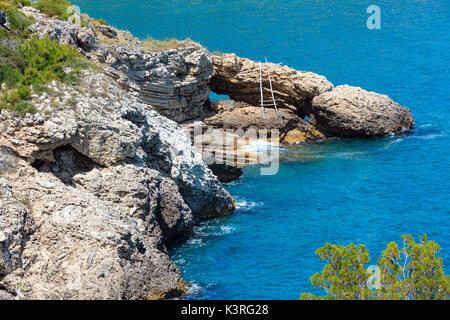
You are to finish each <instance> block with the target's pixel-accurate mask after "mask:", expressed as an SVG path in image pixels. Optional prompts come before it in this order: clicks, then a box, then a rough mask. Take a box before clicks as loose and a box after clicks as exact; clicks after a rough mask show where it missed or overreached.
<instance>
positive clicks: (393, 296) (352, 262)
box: [300, 235, 450, 300]
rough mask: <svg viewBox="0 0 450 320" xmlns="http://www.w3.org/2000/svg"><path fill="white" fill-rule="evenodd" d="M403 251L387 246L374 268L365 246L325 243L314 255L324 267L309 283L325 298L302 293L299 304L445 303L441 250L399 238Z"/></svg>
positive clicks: (447, 285)
mask: <svg viewBox="0 0 450 320" xmlns="http://www.w3.org/2000/svg"><path fill="white" fill-rule="evenodd" d="M402 240H403V247H402V248H399V246H398V245H397V243H395V242H391V243H389V244H388V246H387V248H386V250H385V251H383V253H382V257H381V258H380V259H379V260H378V264H377V265H374V266H370V268H371V271H375V273H372V272H369V271H368V269H367V267H366V264H367V263H368V262H369V260H370V258H369V252H368V250H367V249H366V247H365V246H363V245H359V246H356V245H354V244H350V245H348V246H346V247H344V246H341V245H332V244H329V243H327V244H326V245H325V246H324V247H321V248H319V249H318V250H317V251H316V254H317V255H318V256H319V258H320V260H322V261H326V262H327V265H325V267H324V268H323V270H322V273H316V274H315V275H313V276H312V277H311V283H312V284H313V285H314V286H315V287H318V288H321V289H323V290H324V291H325V293H326V295H325V296H315V295H313V294H309V293H303V294H302V295H301V297H300V299H302V300H317V299H320V300H321V299H324V300H448V299H450V278H449V277H448V276H446V275H445V274H444V271H443V263H442V258H440V257H438V256H437V255H436V254H437V253H438V252H439V251H440V250H441V248H440V247H439V245H438V244H437V243H435V242H434V241H429V240H428V239H427V236H426V235H424V236H423V237H422V238H421V239H420V242H419V243H416V242H415V241H414V238H413V237H411V236H409V235H404V236H402Z"/></svg>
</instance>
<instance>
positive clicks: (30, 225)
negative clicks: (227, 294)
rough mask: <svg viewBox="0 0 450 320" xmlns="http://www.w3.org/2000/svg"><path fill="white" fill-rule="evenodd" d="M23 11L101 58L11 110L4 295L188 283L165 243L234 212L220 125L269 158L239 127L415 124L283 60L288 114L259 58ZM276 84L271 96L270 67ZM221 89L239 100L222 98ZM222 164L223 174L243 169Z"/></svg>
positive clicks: (128, 290)
mask: <svg viewBox="0 0 450 320" xmlns="http://www.w3.org/2000/svg"><path fill="white" fill-rule="evenodd" d="M21 10H22V11H23V12H24V13H25V14H27V15H29V16H33V19H34V23H33V24H32V25H31V26H30V27H29V30H30V31H31V32H32V34H33V35H36V36H38V37H40V38H43V37H46V36H49V37H50V38H51V39H52V40H55V41H57V42H59V43H61V44H67V45H71V46H73V47H74V48H76V49H77V50H78V51H79V52H80V53H82V54H83V55H84V56H85V57H87V58H88V59H90V61H92V62H93V63H94V64H93V65H92V68H90V69H88V70H85V71H83V72H82V74H81V83H80V84H79V85H73V86H68V85H66V84H63V83H61V82H56V81H54V82H52V83H51V84H49V85H48V86H47V90H46V91H44V92H42V93H39V94H33V96H32V103H33V104H34V105H35V106H36V107H37V110H38V112H37V113H36V114H27V115H26V116H18V115H16V114H14V113H13V112H12V111H10V110H7V109H0V112H1V113H0V174H1V175H0V299H163V298H168V297H173V296H179V295H182V294H184V293H185V292H186V287H185V284H184V282H183V280H182V279H181V277H180V271H179V269H178V267H177V266H176V265H175V264H174V263H173V262H172V261H171V260H170V258H169V256H168V254H167V250H166V244H167V243H168V242H169V241H171V240H173V239H176V238H179V237H189V236H190V235H191V234H192V232H193V226H194V219H195V218H211V217H217V216H222V215H228V214H230V213H231V212H232V211H233V210H234V200H233V198H232V197H231V196H230V194H229V193H228V192H227V191H226V190H225V189H224V188H223V187H222V185H221V184H220V182H219V181H218V178H217V177H216V175H215V174H213V172H212V171H211V170H210V169H209V168H208V166H207V165H206V163H205V161H204V159H206V157H205V158H204V154H203V156H202V153H201V151H205V150H207V151H211V149H212V150H213V151H215V150H214V148H215V147H216V146H217V147H220V148H223V145H220V146H219V145H215V143H217V141H216V142H214V141H215V140H214V130H215V131H216V132H219V134H223V133H225V134H227V135H229V136H230V138H231V139H230V141H232V143H231V144H230V145H228V146H226V150H225V152H224V154H222V157H224V158H225V157H226V156H227V155H229V154H231V155H232V156H233V157H234V156H236V158H237V157H238V156H239V155H240V154H241V155H243V157H244V158H245V160H246V162H247V163H248V162H250V163H252V162H258V158H257V157H256V156H255V157H254V155H251V154H250V155H249V153H248V152H247V151H242V150H240V149H238V148H236V146H235V141H236V140H241V141H244V142H245V141H248V138H249V137H245V136H244V137H242V136H239V135H238V134H236V133H227V132H226V130H229V129H233V130H246V129H256V130H257V129H268V130H271V129H276V130H278V131H279V132H280V137H279V141H281V142H282V143H299V142H305V141H317V140H321V139H325V138H327V137H330V136H342V137H348V136H351V137H355V136H358V137H373V136H380V135H384V134H388V133H395V132H399V131H402V130H403V129H405V128H410V127H411V126H412V125H413V123H414V120H413V118H412V115H411V114H410V112H409V110H408V109H406V108H403V107H401V106H400V105H398V104H396V103H395V102H393V101H392V100H391V99H390V98H388V97H386V96H383V95H379V94H376V93H369V92H367V91H364V90H362V89H360V88H354V87H350V86H339V87H336V88H334V86H333V84H331V83H330V82H329V81H328V80H327V79H326V78H325V77H323V76H320V75H317V74H314V73H311V72H302V71H296V70H293V69H291V68H288V67H286V66H280V65H276V64H264V68H265V69H268V70H270V72H271V75H272V80H273V85H274V94H275V99H276V100H277V103H278V105H279V107H280V113H281V116H282V120H281V121H280V119H279V118H278V116H277V114H276V113H275V110H274V109H270V108H268V109H267V110H266V114H265V115H266V117H265V118H263V117H262V114H261V112H260V108H259V99H260V92H259V78H258V76H257V75H255V74H251V73H242V72H245V71H248V70H252V69H255V68H258V66H259V64H258V63H257V62H255V61H251V60H248V59H244V58H240V57H236V56H235V55H233V54H210V53H209V52H207V51H206V50H205V49H204V48H202V47H201V46H199V45H198V44H195V43H192V42H190V41H187V42H177V44H176V46H175V47H174V48H167V49H164V50H154V48H149V47H148V46H147V45H146V44H145V42H141V41H139V40H137V39H135V38H134V37H133V36H132V35H131V34H130V33H129V32H124V31H121V30H117V29H115V28H112V27H110V26H104V25H101V26H99V25H97V26H85V27H81V26H78V25H74V24H70V23H68V22H66V21H62V20H57V19H51V18H49V17H47V16H46V15H44V14H42V13H40V12H39V11H37V10H35V9H33V8H30V7H24V8H22V9H21ZM0 13H1V12H0ZM2 19H3V20H5V21H6V15H2V14H0V24H3V23H5V21H3V20H2ZM264 87H265V88H266V89H265V92H264V93H265V94H266V95H268V94H269V92H268V91H267V90H268V89H267V88H268V83H267V79H266V80H265V82H264ZM210 88H212V90H213V91H215V92H216V93H223V94H228V95H229V96H230V97H231V98H232V99H233V100H235V101H220V102H210V101H209V100H208V95H209V93H210ZM307 116H309V117H310V118H311V121H309V122H308V121H306V120H304V118H305V117H307ZM172 120H174V121H172ZM175 121H176V122H175ZM177 122H180V123H181V124H180V125H178V123H177ZM195 125H200V126H202V127H204V129H202V130H201V133H203V134H204V142H205V144H204V145H202V146H200V148H199V149H200V150H199V149H196V148H194V147H193V146H192V142H191V139H192V138H193V136H194V129H193V128H194V126H195ZM182 127H183V128H184V130H183V129H182ZM268 138H269V140H270V139H274V138H273V137H270V136H269V137H268ZM277 142H278V141H277ZM247 160H248V161H247ZM211 168H213V170H214V172H215V173H216V174H219V175H220V176H221V178H222V180H223V181H230V180H233V179H236V178H238V177H239V175H240V174H242V170H240V169H239V168H236V167H234V166H227V165H225V166H221V165H217V164H213V165H211Z"/></svg>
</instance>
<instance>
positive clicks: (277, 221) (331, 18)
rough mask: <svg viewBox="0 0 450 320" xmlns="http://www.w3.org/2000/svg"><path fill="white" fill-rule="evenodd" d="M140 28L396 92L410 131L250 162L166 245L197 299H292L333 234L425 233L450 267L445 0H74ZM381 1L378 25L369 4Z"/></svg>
mask: <svg viewBox="0 0 450 320" xmlns="http://www.w3.org/2000/svg"><path fill="white" fill-rule="evenodd" d="M73 2H74V3H75V4H78V5H79V6H80V7H81V9H82V11H84V12H87V13H89V14H90V15H91V16H93V17H97V18H100V17H102V18H105V19H106V20H107V21H108V22H110V24H113V25H115V26H117V27H119V28H121V29H128V30H130V31H131V32H132V33H133V34H135V35H136V36H138V37H141V38H144V37H146V36H151V37H154V38H166V37H168V38H171V37H175V38H180V39H182V38H186V37H190V38H192V39H193V40H195V41H199V42H201V43H202V44H203V45H205V46H206V47H207V48H208V49H209V50H210V51H215V50H217V51H221V52H235V53H236V54H238V55H241V56H245V57H249V58H251V59H255V60H263V59H264V57H267V58H268V59H269V60H270V61H272V62H283V63H284V64H287V65H289V66H291V67H293V68H296V69H299V70H308V71H313V72H316V73H319V74H323V75H325V76H326V77H327V78H328V79H329V80H330V81H331V82H333V83H334V84H335V85H339V84H345V83H347V84H350V85H355V86H361V87H363V88H365V89H368V90H372V91H377V92H380V93H384V94H388V95H389V96H391V97H392V98H393V99H394V100H395V101H397V102H399V103H400V104H402V105H404V106H406V107H408V108H410V109H411V111H412V113H413V114H414V117H415V119H416V123H417V124H416V126H415V130H414V131H413V132H412V133H410V134H407V135H400V136H390V137H386V138H382V139H374V140H336V141H328V142H323V143H319V144H307V145H301V146H296V147H290V148H285V149H283V159H284V160H283V162H282V163H281V167H280V170H279V173H278V174H277V175H275V176H260V175H259V170H258V168H247V169H246V170H245V174H244V176H243V177H242V178H241V179H240V180H239V181H238V182H233V183H231V184H229V185H227V189H228V190H229V191H230V192H231V194H232V195H233V196H234V197H235V198H236V200H237V204H238V209H237V210H236V212H235V214H234V215H233V216H230V217H226V218H221V219H217V220H211V221H206V222H202V223H201V224H200V225H199V227H198V228H197V234H196V236H195V237H194V238H193V239H191V240H189V241H188V242H187V243H184V244H182V245H179V246H177V247H175V248H173V249H172V250H171V256H172V257H173V259H174V260H175V261H176V262H177V263H178V265H179V266H180V268H181V270H182V272H183V277H184V279H185V280H186V281H189V282H192V283H194V284H195V285H194V287H193V289H192V295H191V296H190V298H193V299H252V298H253V299H297V298H298V296H299V295H300V293H301V292H304V291H308V292H315V293H320V292H318V291H316V290H315V289H314V288H313V287H312V286H311V284H310V283H309V277H310V276H311V275H312V274H313V273H314V272H318V271H320V270H321V269H322V267H323V264H322V263H321V262H320V261H319V260H318V259H317V257H316V256H315V255H314V251H315V250H316V249H317V248H318V247H319V246H321V245H323V244H324V243H325V242H327V241H329V242H333V243H341V244H347V243H350V242H355V243H363V244H366V245H367V247H368V248H369V250H370V252H371V256H372V259H373V261H374V260H376V259H377V258H378V256H379V253H380V252H381V251H382V250H384V248H385V246H386V244H387V243H388V242H389V241H392V240H399V237H400V235H401V234H406V233H409V234H413V235H419V234H423V233H427V234H428V235H429V237H430V238H431V239H433V240H436V241H437V242H438V243H439V244H440V245H441V246H442V247H443V250H442V251H441V256H442V257H443V260H444V263H445V264H446V265H447V268H446V270H447V272H448V270H449V268H448V266H450V236H449V232H450V192H449V190H450V135H449V133H450V129H449V126H450V120H449V119H450V113H449V112H450V98H449V97H450V89H449V83H450V76H449V71H450V70H449V69H450V55H449V52H450V41H449V36H450V34H449V30H450V28H449V27H450V22H449V18H450V2H449V1H448V0H439V1H438V0H436V1H432V0H424V1H414V0H395V1H394V0H392V1H389V0H386V1H375V0H372V1H343V0H330V1H307V0H302V1H285V0H282V1H280V0H278V1H256V0H255V1H230V0H227V1H207V0H196V1H181V0H178V1H145V0H140V1H114V0H108V1H106V0H97V1H87V0H78V1H73ZM371 4H376V5H378V6H380V8H381V18H382V25H381V27H382V29H381V30H369V29H367V28H366V19H367V17H368V16H369V15H368V14H367V13H366V8H367V7H368V6H369V5H371Z"/></svg>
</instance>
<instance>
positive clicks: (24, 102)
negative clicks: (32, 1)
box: [0, 0, 88, 114]
mask: <svg viewBox="0 0 450 320" xmlns="http://www.w3.org/2000/svg"><path fill="white" fill-rule="evenodd" d="M26 2H27V1H18V0H9V1H1V2H0V8H3V9H6V13H7V15H8V22H9V25H10V29H11V31H8V30H6V29H0V39H1V41H0V84H2V88H1V89H2V93H1V95H0V108H7V109H11V110H14V111H16V112H17V113H19V114H25V113H33V112H36V108H35V107H34V106H33V105H32V104H31V102H30V98H31V95H32V93H33V92H37V93H39V92H41V91H42V90H45V89H43V86H42V85H43V84H45V83H47V82H50V81H52V80H60V81H66V82H70V83H76V80H77V75H78V73H79V72H80V70H81V69H85V68H86V67H87V66H88V63H87V61H86V60H85V58H83V57H82V56H81V55H80V54H79V53H78V52H77V51H76V50H75V49H74V48H72V47H70V46H66V45H60V44H58V43H57V42H55V41H52V40H50V39H49V38H48V37H46V38H44V39H38V38H36V37H35V36H32V35H30V34H29V32H28V27H29V26H30V25H31V24H32V21H31V19H30V18H28V17H26V16H25V15H24V14H23V13H22V12H20V11H19V10H17V7H18V6H19V5H26V4H28V3H26ZM68 5H69V2H67V1H65V0H46V1H44V0H41V1H40V2H39V3H37V4H36V6H37V7H38V8H39V9H40V10H42V11H44V12H46V13H47V14H49V15H53V16H54V15H56V16H59V17H62V18H64V15H63V14H62V12H63V7H64V10H66V11H67V6H68Z"/></svg>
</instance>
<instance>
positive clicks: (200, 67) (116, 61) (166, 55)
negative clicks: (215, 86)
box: [22, 7, 213, 121]
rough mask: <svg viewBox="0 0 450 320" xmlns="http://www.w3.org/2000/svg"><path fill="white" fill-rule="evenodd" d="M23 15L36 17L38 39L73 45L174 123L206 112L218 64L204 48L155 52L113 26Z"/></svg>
mask: <svg viewBox="0 0 450 320" xmlns="http://www.w3.org/2000/svg"><path fill="white" fill-rule="evenodd" d="M22 11H23V12H24V13H25V14H27V15H29V16H33V18H34V19H35V22H34V24H33V25H32V26H31V27H30V29H31V30H32V31H33V32H35V34H36V35H37V36H38V37H40V38H43V37H45V36H49V37H50V38H51V39H52V40H57V41H58V42H60V43H62V44H68V45H72V46H74V47H76V48H78V49H79V50H80V51H81V52H82V53H83V54H85V55H86V56H88V57H89V58H91V59H94V60H97V61H99V62H102V63H104V64H105V72H107V73H108V74H109V75H111V76H113V77H114V78H115V79H116V80H117V81H118V82H119V83H120V84H121V85H122V86H123V87H124V88H126V89H127V90H128V91H129V92H130V93H132V94H134V95H136V96H138V97H139V98H140V99H142V101H144V102H145V103H148V104H150V105H152V106H153V107H154V108H156V109H157V110H158V111H159V112H160V113H161V114H163V115H164V116H166V117H168V118H169V119H172V120H175V121H184V120H189V119H193V118H196V117H198V116H199V115H201V113H202V112H203V106H204V104H205V102H206V101H207V100H208V95H209V93H210V88H209V81H210V79H211V76H212V74H213V66H212V63H211V60H210V58H209V56H208V55H207V53H206V52H205V50H204V49H203V48H202V47H201V46H199V45H198V44H196V43H193V42H189V43H187V44H184V45H183V47H180V48H178V49H166V50H160V51H157V52H152V51H150V50H147V49H146V47H145V45H144V44H143V43H142V42H140V41H139V40H138V39H136V38H134V37H133V36H132V35H131V34H129V33H128V32H124V31H120V30H115V29H114V28H112V27H107V26H99V27H96V28H85V27H81V26H78V25H76V24H71V23H69V22H67V21H60V20H56V19H50V18H48V17H47V16H46V15H44V14H42V13H40V12H39V11H38V10H35V9H33V8H31V7H24V8H23V9H22ZM105 33H106V36H105ZM103 38H107V39H103ZM115 38H117V39H115ZM102 39H103V41H102Z"/></svg>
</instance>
